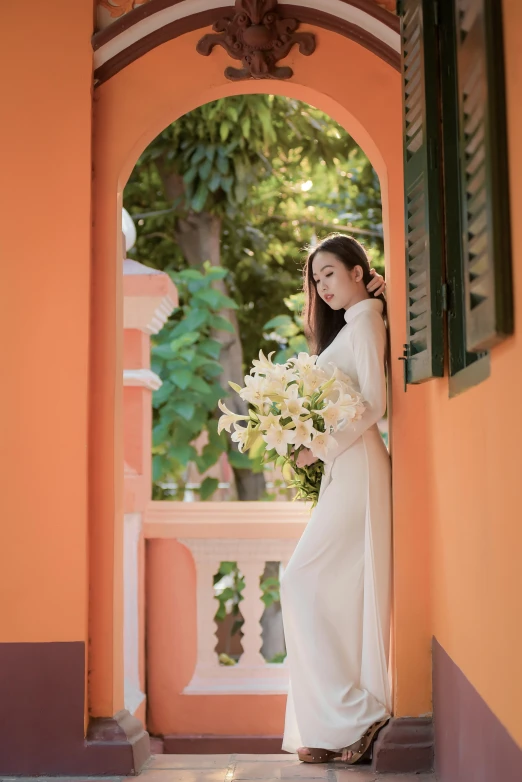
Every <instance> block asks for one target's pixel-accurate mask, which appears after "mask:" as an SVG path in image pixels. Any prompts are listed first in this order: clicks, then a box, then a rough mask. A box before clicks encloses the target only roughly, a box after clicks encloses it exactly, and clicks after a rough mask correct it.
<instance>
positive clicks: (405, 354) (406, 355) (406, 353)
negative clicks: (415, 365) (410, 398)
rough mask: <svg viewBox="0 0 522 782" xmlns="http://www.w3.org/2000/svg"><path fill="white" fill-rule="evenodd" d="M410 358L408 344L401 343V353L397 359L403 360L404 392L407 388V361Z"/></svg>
mask: <svg viewBox="0 0 522 782" xmlns="http://www.w3.org/2000/svg"><path fill="white" fill-rule="evenodd" d="M409 359H410V346H409V344H408V343H406V344H405V345H403V354H402V356H399V361H404V364H403V365H402V366H403V370H404V391H405V392H406V391H407V390H408V361H409Z"/></svg>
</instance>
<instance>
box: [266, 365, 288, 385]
mask: <svg viewBox="0 0 522 782" xmlns="http://www.w3.org/2000/svg"><path fill="white" fill-rule="evenodd" d="M266 376H267V379H268V380H271V381H272V382H274V383H282V384H284V386H286V385H288V383H290V382H291V381H292V380H294V379H295V376H294V373H293V372H291V371H290V370H289V369H288V367H287V366H286V364H272V367H271V368H270V369H269V370H267V375H266Z"/></svg>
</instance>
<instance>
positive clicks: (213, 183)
mask: <svg viewBox="0 0 522 782" xmlns="http://www.w3.org/2000/svg"><path fill="white" fill-rule="evenodd" d="M220 184H221V174H220V173H219V171H214V173H213V174H212V176H211V177H210V181H209V183H208V189H209V190H210V192H211V193H215V192H216V191H217V190H218V189H219V186H220Z"/></svg>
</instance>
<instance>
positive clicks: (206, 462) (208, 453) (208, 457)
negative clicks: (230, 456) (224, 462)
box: [195, 443, 223, 473]
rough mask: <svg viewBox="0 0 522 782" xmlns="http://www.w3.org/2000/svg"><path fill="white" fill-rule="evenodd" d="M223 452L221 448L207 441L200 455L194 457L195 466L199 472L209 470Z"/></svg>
mask: <svg viewBox="0 0 522 782" xmlns="http://www.w3.org/2000/svg"><path fill="white" fill-rule="evenodd" d="M222 453H223V449H221V448H215V447H214V446H213V445H211V444H210V443H208V444H207V445H206V446H205V447H204V448H203V451H202V453H201V455H197V456H196V457H195V462H196V466H197V468H198V470H199V472H200V473H204V472H206V471H207V470H209V469H210V468H211V467H213V466H214V465H215V464H216V462H217V461H218V460H219V457H220V456H221V454H222Z"/></svg>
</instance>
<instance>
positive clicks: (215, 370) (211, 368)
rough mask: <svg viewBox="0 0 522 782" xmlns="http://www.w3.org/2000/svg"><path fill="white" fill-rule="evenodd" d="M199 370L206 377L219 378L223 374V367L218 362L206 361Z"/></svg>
mask: <svg viewBox="0 0 522 782" xmlns="http://www.w3.org/2000/svg"><path fill="white" fill-rule="evenodd" d="M201 369H202V370H203V374H204V375H205V376H206V377H219V376H220V375H221V374H223V367H222V366H221V364H220V363H219V362H218V361H208V360H207V361H205V362H204V363H203V364H202V365H201Z"/></svg>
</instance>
